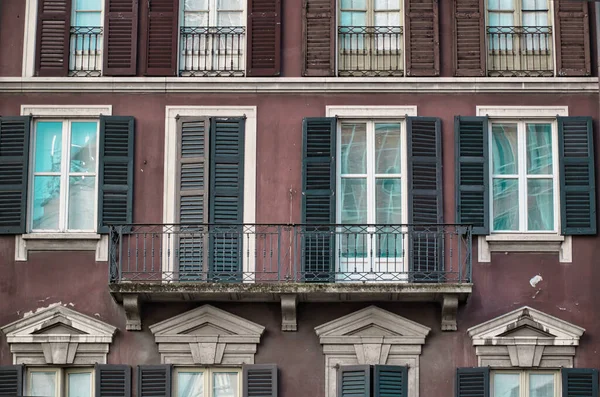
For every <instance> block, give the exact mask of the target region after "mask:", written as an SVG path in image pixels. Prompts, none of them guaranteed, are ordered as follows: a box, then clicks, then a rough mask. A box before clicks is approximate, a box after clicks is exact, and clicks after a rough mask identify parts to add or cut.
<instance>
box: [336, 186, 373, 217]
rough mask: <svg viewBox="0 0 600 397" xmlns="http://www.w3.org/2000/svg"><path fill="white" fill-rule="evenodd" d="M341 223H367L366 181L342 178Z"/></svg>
mask: <svg viewBox="0 0 600 397" xmlns="http://www.w3.org/2000/svg"><path fill="white" fill-rule="evenodd" d="M341 192H342V193H341V200H342V202H341V208H342V219H341V223H356V224H366V223H367V179H366V178H342V186H341Z"/></svg>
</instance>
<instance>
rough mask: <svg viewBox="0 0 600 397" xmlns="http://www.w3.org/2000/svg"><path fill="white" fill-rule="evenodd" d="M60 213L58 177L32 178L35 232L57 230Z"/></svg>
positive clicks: (33, 224) (33, 225) (33, 226)
mask: <svg viewBox="0 0 600 397" xmlns="http://www.w3.org/2000/svg"><path fill="white" fill-rule="evenodd" d="M59 213H60V177H59V176H35V177H34V178H33V220H32V224H31V227H32V228H33V229H36V230H58V219H59Z"/></svg>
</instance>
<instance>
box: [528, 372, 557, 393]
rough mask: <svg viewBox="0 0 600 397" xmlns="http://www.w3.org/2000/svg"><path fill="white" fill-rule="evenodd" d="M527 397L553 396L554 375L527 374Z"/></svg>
mask: <svg viewBox="0 0 600 397" xmlns="http://www.w3.org/2000/svg"><path fill="white" fill-rule="evenodd" d="M529 397H554V375H552V374H531V375H529Z"/></svg>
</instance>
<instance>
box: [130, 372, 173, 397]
mask: <svg viewBox="0 0 600 397" xmlns="http://www.w3.org/2000/svg"><path fill="white" fill-rule="evenodd" d="M137 386H138V387H137V393H138V396H139V397H171V365H168V364H167V365H139V366H138V385H137Z"/></svg>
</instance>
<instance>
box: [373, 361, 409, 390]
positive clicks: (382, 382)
mask: <svg viewBox="0 0 600 397" xmlns="http://www.w3.org/2000/svg"><path fill="white" fill-rule="evenodd" d="M373 397H408V367H404V366H399V365H375V366H374V367H373Z"/></svg>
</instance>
